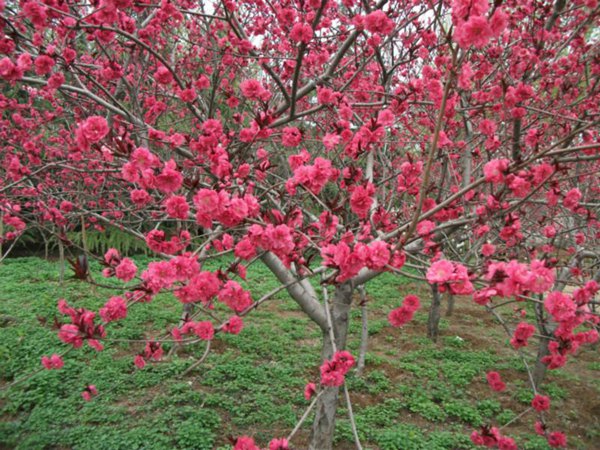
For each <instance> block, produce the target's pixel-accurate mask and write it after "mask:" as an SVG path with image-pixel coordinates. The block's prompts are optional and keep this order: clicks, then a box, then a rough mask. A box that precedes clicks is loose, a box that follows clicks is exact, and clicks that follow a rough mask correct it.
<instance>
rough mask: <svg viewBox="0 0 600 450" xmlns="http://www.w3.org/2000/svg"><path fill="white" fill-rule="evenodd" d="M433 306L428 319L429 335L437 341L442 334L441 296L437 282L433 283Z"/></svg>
mask: <svg viewBox="0 0 600 450" xmlns="http://www.w3.org/2000/svg"><path fill="white" fill-rule="evenodd" d="M431 294H432V295H431V308H430V309H429V320H428V321H427V337H429V338H430V339H431V340H432V341H433V342H437V339H438V335H439V334H440V316H441V311H440V310H441V304H442V302H441V297H440V292H439V290H438V287H437V284H432V285H431Z"/></svg>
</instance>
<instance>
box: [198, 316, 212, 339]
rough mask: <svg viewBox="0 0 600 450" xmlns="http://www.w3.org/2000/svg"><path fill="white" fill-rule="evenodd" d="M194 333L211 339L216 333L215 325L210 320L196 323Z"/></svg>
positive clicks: (201, 337) (202, 337)
mask: <svg viewBox="0 0 600 450" xmlns="http://www.w3.org/2000/svg"><path fill="white" fill-rule="evenodd" d="M194 333H195V334H196V336H198V337H199V338H200V339H202V340H205V341H210V340H211V339H212V338H213V336H214V335H215V330H214V328H213V325H212V323H211V322H209V321H204V322H197V323H195V324H194Z"/></svg>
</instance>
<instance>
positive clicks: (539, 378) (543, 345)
mask: <svg viewBox="0 0 600 450" xmlns="http://www.w3.org/2000/svg"><path fill="white" fill-rule="evenodd" d="M561 290H562V289H561ZM535 318H536V320H537V326H538V327H537V328H538V332H539V333H540V335H542V336H552V335H553V334H554V329H555V328H556V325H555V324H551V323H548V321H547V320H546V317H545V315H544V307H543V306H542V305H541V304H539V303H536V304H535ZM548 344H550V339H549V338H547V337H541V338H540V341H539V343H538V353H537V358H536V359H535V367H534V368H533V373H532V377H533V383H534V384H535V387H536V388H537V389H540V387H541V386H542V383H543V382H544V378H546V372H547V371H548V366H546V364H544V363H543V362H542V358H543V357H544V356H548V355H549V354H550V349H549V348H548Z"/></svg>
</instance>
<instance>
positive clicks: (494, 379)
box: [486, 372, 506, 392]
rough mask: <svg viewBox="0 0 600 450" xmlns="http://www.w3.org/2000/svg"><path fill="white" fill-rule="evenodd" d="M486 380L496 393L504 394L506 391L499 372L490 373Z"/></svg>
mask: <svg viewBox="0 0 600 450" xmlns="http://www.w3.org/2000/svg"><path fill="white" fill-rule="evenodd" d="M486 379H487V382H488V384H489V385H490V387H491V388H492V389H493V390H494V391H496V392H502V391H504V390H505V389H506V384H505V383H504V381H502V378H501V377H500V374H499V373H498V372H488V373H487V375H486Z"/></svg>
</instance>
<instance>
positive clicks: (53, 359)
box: [42, 353, 65, 370]
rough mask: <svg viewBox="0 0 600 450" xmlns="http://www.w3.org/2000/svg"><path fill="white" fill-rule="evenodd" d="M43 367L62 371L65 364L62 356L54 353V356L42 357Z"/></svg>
mask: <svg viewBox="0 0 600 450" xmlns="http://www.w3.org/2000/svg"><path fill="white" fill-rule="evenodd" d="M42 365H43V366H44V367H45V368H46V369H48V370H52V369H61V368H62V367H63V366H64V365H65V363H64V361H63V359H62V357H61V356H60V355H57V354H56V353H54V354H53V355H52V356H50V357H48V356H42Z"/></svg>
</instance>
